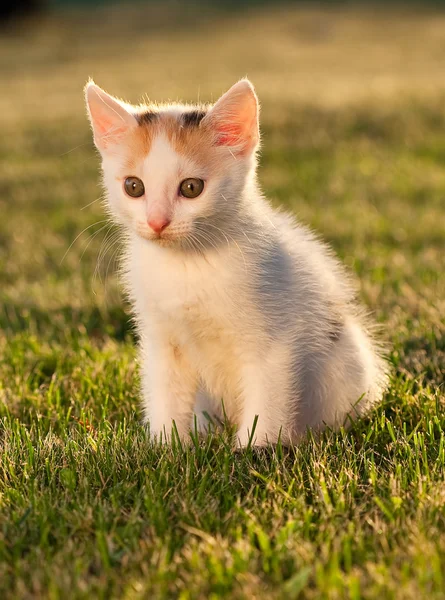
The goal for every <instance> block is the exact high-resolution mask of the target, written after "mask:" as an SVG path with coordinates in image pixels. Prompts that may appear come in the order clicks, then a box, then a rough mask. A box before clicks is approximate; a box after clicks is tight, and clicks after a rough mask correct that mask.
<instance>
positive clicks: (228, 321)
mask: <svg viewBox="0 0 445 600" xmlns="http://www.w3.org/2000/svg"><path fill="white" fill-rule="evenodd" d="M86 99H87V105H88V112H89V117H90V120H91V125H92V129H93V134H94V141H95V144H96V146H97V148H98V149H99V151H100V154H101V155H102V168H103V176H104V185H105V188H106V190H107V194H108V202H109V208H110V210H111V213H112V215H113V218H114V219H115V220H116V221H117V222H118V223H120V224H121V225H122V226H123V228H124V230H125V232H126V239H127V244H126V260H125V280H126V286H127V289H128V292H129V295H130V298H131V301H132V304H133V307H134V312H135V314H136V318H137V323H138V329H139V335H140V346H141V347H140V355H141V366H142V394H143V408H144V415H145V420H146V421H147V422H149V425H150V432H151V434H152V435H153V436H154V437H156V438H158V439H164V440H166V439H167V440H168V439H169V438H170V436H171V433H172V425H173V422H174V423H175V426H176V428H177V432H178V434H179V435H180V436H181V438H183V439H186V438H187V437H188V436H189V432H190V429H191V427H192V423H193V420H194V419H197V422H198V425H199V427H200V429H202V430H205V429H206V426H207V424H208V418H207V416H206V415H209V414H210V415H213V416H214V417H215V418H216V419H218V418H221V419H222V418H223V417H227V418H228V419H229V421H231V422H233V423H234V424H235V425H236V426H237V431H238V434H237V435H238V441H239V444H240V445H241V446H246V445H247V444H248V443H249V439H250V443H253V444H256V445H263V444H267V443H274V442H276V441H277V440H278V439H279V438H281V439H282V441H283V442H284V443H286V444H288V443H295V442H298V440H300V439H301V437H302V436H303V435H304V434H305V432H306V430H307V428H313V429H316V430H319V429H321V428H323V427H324V426H326V425H327V426H332V427H335V426H339V425H342V424H346V423H347V422H348V420H350V418H351V417H352V418H353V417H355V416H358V415H362V414H363V413H364V412H365V411H367V410H368V409H369V408H370V407H372V406H373V405H374V404H375V403H376V402H378V401H379V400H380V399H381V398H382V393H383V391H384V390H385V387H386V385H387V366H386V362H385V361H384V360H383V358H382V357H381V356H380V353H379V349H378V346H377V344H376V343H375V342H374V341H373V339H372V337H371V336H370V334H369V332H368V331H367V326H366V324H365V321H364V319H363V318H362V317H361V316H360V311H359V310H358V309H357V307H356V305H355V303H354V294H353V291H352V289H351V286H350V284H349V281H348V278H347V277H346V276H345V273H344V272H343V269H342V267H341V266H340V264H339V263H338V262H337V260H336V259H335V258H334V257H333V256H332V254H331V252H330V251H329V250H328V249H327V248H326V247H325V246H324V245H322V244H321V243H320V242H319V241H318V240H317V239H316V238H315V237H314V236H313V235H312V234H311V233H310V232H309V231H308V230H307V229H306V228H304V227H302V226H301V225H299V224H297V223H295V221H294V220H293V219H292V218H291V217H290V216H288V215H286V214H283V213H281V212H279V211H277V210H274V209H272V208H271V206H270V205H269V204H268V203H267V201H266V200H265V199H264V197H263V195H262V193H261V190H260V189H259V186H258V182H257V177H256V169H257V158H256V154H257V150H258V145H259V125H258V113H259V106H258V100H257V97H256V94H255V91H254V89H253V87H252V85H251V83H250V82H249V81H248V80H247V79H243V80H241V81H239V82H238V83H236V84H235V85H234V86H233V87H232V88H231V89H230V90H229V91H228V92H226V93H225V94H224V95H223V96H222V97H221V98H220V99H219V100H218V101H217V102H216V104H215V105H213V106H188V105H182V104H161V105H148V106H131V105H129V104H126V103H124V102H121V101H120V100H117V99H116V98H113V97H111V96H109V95H108V94H107V93H106V92H104V91H103V90H102V89H100V88H99V87H98V86H96V85H95V84H94V83H93V82H89V83H88V84H87V86H86ZM222 401H223V402H222ZM223 409H224V414H223ZM195 422H196V421H195ZM254 422H255V423H256V427H255V428H253V424H254Z"/></svg>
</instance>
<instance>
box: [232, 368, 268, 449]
mask: <svg viewBox="0 0 445 600" xmlns="http://www.w3.org/2000/svg"><path fill="white" fill-rule="evenodd" d="M242 382H243V393H242V394H241V397H240V402H241V406H240V409H241V415H242V416H241V419H240V422H239V427H238V434H237V437H238V445H239V446H240V447H241V448H245V447H247V446H248V444H249V442H250V444H251V445H252V446H266V445H267V444H269V443H274V442H276V441H277V438H278V436H277V435H276V432H275V428H274V427H273V423H272V421H271V414H270V412H271V411H270V398H269V393H268V389H267V385H266V381H265V377H264V368H261V366H260V365H259V366H258V367H257V366H255V365H248V366H245V367H244V369H243V376H242Z"/></svg>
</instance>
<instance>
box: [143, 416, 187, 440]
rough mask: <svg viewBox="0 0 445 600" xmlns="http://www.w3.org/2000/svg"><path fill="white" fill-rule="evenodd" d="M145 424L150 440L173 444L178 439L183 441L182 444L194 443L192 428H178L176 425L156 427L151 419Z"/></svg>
mask: <svg viewBox="0 0 445 600" xmlns="http://www.w3.org/2000/svg"><path fill="white" fill-rule="evenodd" d="M145 425H146V426H147V430H148V434H149V438H150V440H151V441H153V442H154V443H156V444H169V445H171V444H172V443H174V442H175V441H178V440H179V441H180V442H181V444H191V443H192V438H191V435H190V429H187V428H184V429H178V428H177V427H175V426H174V425H173V426H172V425H170V426H166V425H164V426H162V427H161V426H159V427H154V426H153V425H151V424H150V422H149V421H147V422H146V423H145Z"/></svg>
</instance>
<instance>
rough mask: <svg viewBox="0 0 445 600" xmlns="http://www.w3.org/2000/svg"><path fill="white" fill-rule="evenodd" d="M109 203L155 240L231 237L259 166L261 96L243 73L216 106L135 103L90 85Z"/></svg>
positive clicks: (200, 244)
mask: <svg viewBox="0 0 445 600" xmlns="http://www.w3.org/2000/svg"><path fill="white" fill-rule="evenodd" d="M85 92H86V100H87V106H88V113H89V116H90V120H91V125H92V128H93V134H94V142H95V144H96V147H97V148H98V150H99V151H100V153H101V155H102V168H103V173H104V183H105V187H106V189H107V193H108V200H109V204H110V208H111V211H112V213H113V215H114V216H115V218H116V219H117V220H118V221H119V222H120V223H122V224H123V225H124V226H125V227H126V228H128V229H129V230H131V231H132V232H135V233H136V234H137V235H139V236H140V237H142V238H145V239H147V240H149V241H151V242H153V243H157V244H160V245H165V246H172V247H176V248H182V249H187V248H195V249H197V250H199V249H204V248H207V247H211V246H216V245H217V244H218V243H219V242H221V241H222V240H224V238H225V239H227V233H228V232H230V230H231V227H232V226H233V225H234V222H235V220H236V215H237V213H238V211H239V209H240V202H241V197H242V193H243V190H244V188H245V186H246V184H247V182H248V181H249V180H251V179H252V177H253V175H254V173H255V166H256V158H255V154H256V150H257V148H258V142H259V130H258V101H257V97H256V95H255V92H254V89H253V87H252V85H251V83H250V82H249V81H248V80H247V79H243V80H241V81H239V82H238V83H236V84H235V85H234V86H233V87H232V88H230V90H229V91H228V92H226V93H225V94H224V95H223V96H222V97H221V98H220V99H219V100H218V101H217V102H216V104H214V105H213V106H209V105H206V106H189V105H183V104H175V105H173V104H165V105H148V106H137V107H136V106H131V105H129V104H126V103H124V102H121V101H120V100H117V99H116V98H113V97H111V96H109V95H108V94H107V93H106V92H104V91H103V90H102V89H101V88H99V87H98V86H97V85H95V84H94V83H93V82H89V83H88V84H87V86H86V89H85Z"/></svg>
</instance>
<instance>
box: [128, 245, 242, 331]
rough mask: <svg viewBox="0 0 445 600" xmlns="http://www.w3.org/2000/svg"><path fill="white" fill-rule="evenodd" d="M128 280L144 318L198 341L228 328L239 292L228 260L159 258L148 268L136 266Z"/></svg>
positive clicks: (233, 269)
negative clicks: (156, 321) (158, 322)
mask: <svg viewBox="0 0 445 600" xmlns="http://www.w3.org/2000/svg"><path fill="white" fill-rule="evenodd" d="M130 276H131V280H132V281H131V282H130V286H131V288H132V293H133V296H134V299H135V304H136V307H137V309H138V311H139V312H143V313H144V315H143V316H146V317H147V318H149V319H155V320H156V319H158V320H159V321H161V322H163V323H165V324H169V325H170V326H171V327H173V328H175V329H176V330H177V332H178V333H179V332H181V331H183V332H184V333H185V334H186V335H188V334H193V336H194V337H197V338H199V337H204V336H205V337H214V336H216V335H218V332H219V334H221V330H222V329H224V328H225V327H230V323H231V321H232V320H233V319H232V318H231V315H232V316H233V314H234V313H233V310H231V306H232V304H233V300H234V298H235V297H236V296H237V295H238V296H239V294H240V291H241V290H240V286H239V281H238V276H237V270H236V266H234V265H233V264H232V263H231V261H230V257H226V260H224V259H223V258H222V257H212V259H211V260H206V259H204V258H202V259H201V260H198V259H193V260H192V259H190V260H187V259H182V260H180V259H177V258H176V257H173V258H170V257H168V256H167V257H161V259H159V257H158V260H157V261H156V262H152V263H151V264H145V265H144V264H141V263H138V262H136V264H134V265H133V269H132V272H131V273H130ZM238 299H239V298H238Z"/></svg>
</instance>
